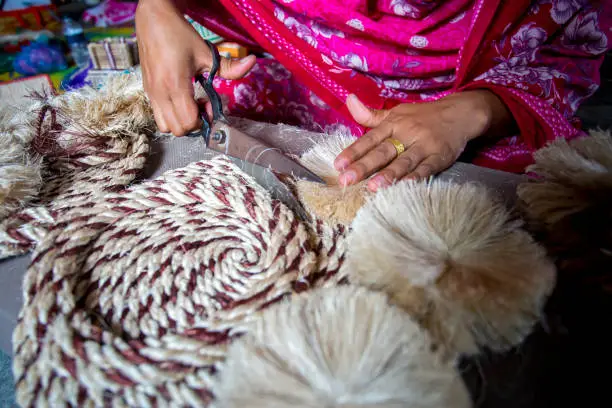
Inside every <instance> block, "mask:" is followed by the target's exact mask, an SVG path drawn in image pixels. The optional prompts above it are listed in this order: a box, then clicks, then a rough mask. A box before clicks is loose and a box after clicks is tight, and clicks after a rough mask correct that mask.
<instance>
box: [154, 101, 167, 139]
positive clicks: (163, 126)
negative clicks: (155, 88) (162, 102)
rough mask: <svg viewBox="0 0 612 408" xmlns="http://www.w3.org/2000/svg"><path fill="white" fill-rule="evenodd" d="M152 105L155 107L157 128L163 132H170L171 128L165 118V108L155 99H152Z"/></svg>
mask: <svg viewBox="0 0 612 408" xmlns="http://www.w3.org/2000/svg"><path fill="white" fill-rule="evenodd" d="M151 106H152V108H153V117H154V118H155V123H157V128H158V129H159V131H160V132H161V133H168V132H169V131H170V128H169V127H168V124H167V123H166V120H165V119H164V115H163V110H162V109H161V108H160V106H159V104H158V103H157V102H156V100H155V99H151Z"/></svg>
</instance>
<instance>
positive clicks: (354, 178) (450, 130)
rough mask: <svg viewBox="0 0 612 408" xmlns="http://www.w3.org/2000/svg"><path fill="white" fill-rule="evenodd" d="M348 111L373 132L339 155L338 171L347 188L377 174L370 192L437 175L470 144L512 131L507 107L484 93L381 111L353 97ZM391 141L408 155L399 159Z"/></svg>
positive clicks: (336, 163)
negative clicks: (494, 132) (494, 130)
mask: <svg viewBox="0 0 612 408" xmlns="http://www.w3.org/2000/svg"><path fill="white" fill-rule="evenodd" d="M347 106H348V109H349V110H350V112H351V114H352V115H353V118H354V119H355V121H356V122H357V123H359V124H360V125H362V126H365V127H367V128H370V129H371V130H370V131H369V132H368V133H366V134H365V135H364V136H362V137H361V138H359V139H358V140H357V141H356V142H355V143H353V144H352V145H351V146H349V147H348V148H346V149H345V150H344V151H343V152H342V153H341V154H340V155H338V157H337V158H336V161H335V163H334V165H335V167H336V169H338V170H339V171H340V172H341V174H340V178H339V181H340V184H343V185H350V184H354V183H357V182H359V181H361V180H363V179H365V178H368V177H370V176H371V175H372V174H374V173H377V174H376V175H375V176H374V177H372V178H371V179H370V180H369V181H368V188H369V189H370V190H371V191H376V190H377V189H378V188H379V187H384V186H387V185H389V184H391V183H393V182H394V181H397V180H401V179H406V178H426V177H429V176H431V175H434V174H436V173H439V172H441V171H443V170H445V169H446V168H448V167H450V166H451V165H452V164H453V163H454V162H455V161H456V160H457V158H459V155H460V154H461V152H463V150H464V149H465V147H466V145H467V143H468V142H469V141H470V140H473V139H475V138H477V137H479V136H482V135H484V134H485V133H487V132H488V131H490V130H492V128H494V127H495V128H499V127H501V126H506V127H511V125H512V123H511V122H512V118H511V115H510V113H509V112H508V110H507V108H506V107H505V105H504V104H503V103H502V102H501V101H500V100H499V98H497V96H495V95H494V94H493V93H492V92H490V91H486V90H477V91H466V92H461V93H457V94H453V95H450V96H448V97H446V98H443V99H441V100H438V101H435V102H430V103H421V104H401V105H398V106H396V107H395V108H393V109H390V110H380V111H378V110H373V109H369V108H367V107H366V106H365V105H363V104H362V103H361V102H360V101H359V100H358V99H357V98H356V97H355V96H354V95H351V96H349V98H348V99H347ZM389 138H393V139H397V140H399V141H400V142H402V143H403V144H404V146H405V151H404V152H403V153H402V154H400V155H399V156H398V155H397V151H396V149H395V147H394V145H393V144H392V143H390V142H389V141H388V140H387V139H389Z"/></svg>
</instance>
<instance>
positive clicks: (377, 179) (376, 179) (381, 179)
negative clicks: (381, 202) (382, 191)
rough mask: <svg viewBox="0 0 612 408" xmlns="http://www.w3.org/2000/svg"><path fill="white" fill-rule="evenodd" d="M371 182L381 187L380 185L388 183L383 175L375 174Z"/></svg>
mask: <svg viewBox="0 0 612 408" xmlns="http://www.w3.org/2000/svg"><path fill="white" fill-rule="evenodd" d="M372 183H374V185H375V186H376V188H377V189H378V188H381V187H385V186H387V185H388V184H389V182H388V181H387V179H386V178H384V177H383V176H376V177H374V178H373V179H372Z"/></svg>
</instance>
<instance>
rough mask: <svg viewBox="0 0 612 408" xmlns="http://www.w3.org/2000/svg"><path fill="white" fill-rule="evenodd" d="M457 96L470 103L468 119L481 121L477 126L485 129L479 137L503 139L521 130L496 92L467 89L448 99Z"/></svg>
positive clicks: (463, 101) (449, 97)
mask: <svg viewBox="0 0 612 408" xmlns="http://www.w3.org/2000/svg"><path fill="white" fill-rule="evenodd" d="M455 98H457V99H458V98H461V100H462V103H467V104H468V109H467V110H468V111H469V112H470V114H469V115H470V116H469V117H466V120H470V121H475V122H480V123H479V124H478V125H477V126H478V127H479V128H481V129H483V130H482V133H481V134H480V135H479V136H478V138H479V139H483V138H487V139H488V138H495V139H501V138H504V137H508V136H513V135H516V134H517V133H518V132H519V129H518V126H517V124H516V121H515V120H514V117H513V115H512V113H511V112H510V110H509V109H508V107H507V106H506V105H505V104H504V102H502V100H501V99H500V98H499V97H498V96H497V95H495V93H494V92H492V91H490V90H487V89H474V90H466V91H462V92H458V93H455V94H452V95H450V96H448V97H447V98H446V99H449V100H452V99H455Z"/></svg>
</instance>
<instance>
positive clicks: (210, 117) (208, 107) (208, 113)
mask: <svg viewBox="0 0 612 408" xmlns="http://www.w3.org/2000/svg"><path fill="white" fill-rule="evenodd" d="M204 112H206V116H207V117H208V120H213V107H212V103H211V102H210V101H208V102H206V105H205V106H204Z"/></svg>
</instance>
